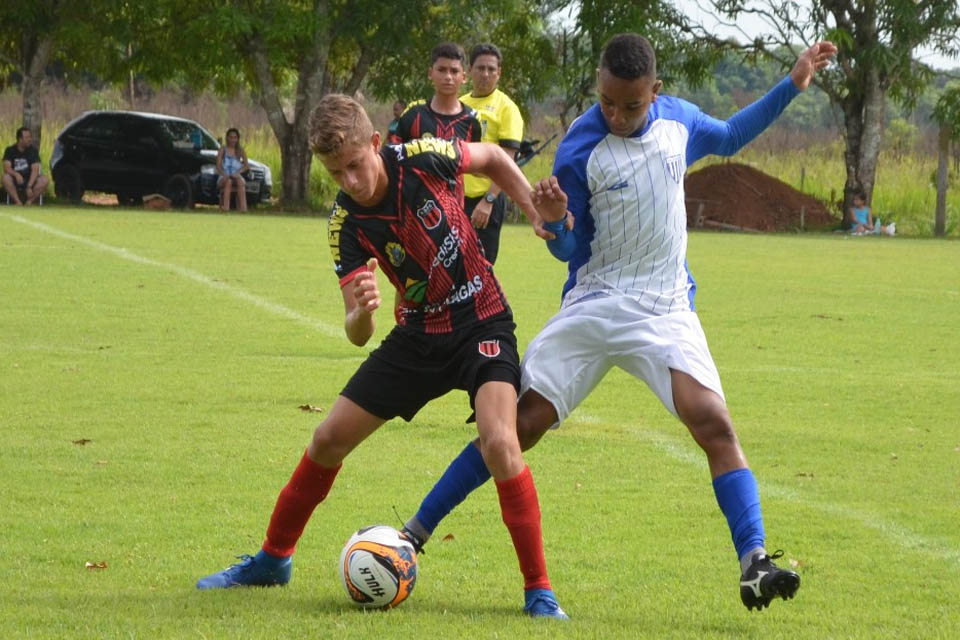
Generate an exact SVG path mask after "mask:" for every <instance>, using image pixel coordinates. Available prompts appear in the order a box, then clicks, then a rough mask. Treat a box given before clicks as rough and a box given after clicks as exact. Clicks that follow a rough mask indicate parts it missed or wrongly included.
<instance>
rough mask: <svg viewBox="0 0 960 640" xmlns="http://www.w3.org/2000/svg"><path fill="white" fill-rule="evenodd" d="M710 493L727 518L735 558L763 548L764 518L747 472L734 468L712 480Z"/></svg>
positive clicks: (755, 482)
mask: <svg viewBox="0 0 960 640" xmlns="http://www.w3.org/2000/svg"><path fill="white" fill-rule="evenodd" d="M713 492H714V493H715V494H716V496H717V503H718V504H719V505H720V510H721V511H723V515H725V516H726V517H727V524H728V525H729V526H730V534H731V536H732V537H733V546H734V547H736V548H737V557H738V558H743V556H744V554H746V553H747V552H748V551H751V550H752V549H756V548H757V547H761V548H762V547H763V539H764V534H763V516H762V515H761V514H760V494H759V492H758V491H757V481H756V479H755V478H754V477H753V472H752V471H750V469H735V470H733V471H728V472H727V473H725V474H723V475H721V476H717V477H716V478H714V479H713Z"/></svg>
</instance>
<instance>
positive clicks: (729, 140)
mask: <svg viewBox="0 0 960 640" xmlns="http://www.w3.org/2000/svg"><path fill="white" fill-rule="evenodd" d="M836 52H837V47H836V46H835V45H834V44H833V43H832V42H818V43H817V44H815V45H813V46H811V47H810V48H809V49H807V50H806V51H804V52H803V53H802V54H800V57H799V58H797V62H796V63H795V64H794V66H793V69H792V70H791V71H790V73H789V75H787V77H785V78H784V79H783V80H781V81H780V82H779V83H778V84H777V85H776V86H775V87H774V88H773V89H771V90H770V91H768V92H767V93H766V94H765V95H764V96H763V97H762V98H760V99H759V100H757V101H756V102H753V103H752V104H750V105H748V106H746V107H744V108H743V109H741V110H740V111H738V112H737V113H735V114H734V115H733V116H732V117H731V118H730V119H729V120H726V121H724V120H717V119H716V118H713V117H711V116H708V115H706V114H704V113H698V115H697V118H696V122H695V128H694V133H693V135H691V137H690V140H689V142H688V144H687V166H690V165H692V164H693V163H694V162H696V161H697V160H699V159H700V158H702V157H704V156H706V155H709V154H717V155H721V156H730V155H733V154H735V153H736V152H737V151H739V150H740V149H742V148H743V147H744V146H745V145H746V144H747V143H748V142H750V141H751V140H753V139H754V138H756V137H757V136H758V135H760V134H761V133H763V131H764V130H765V129H766V128H767V127H769V126H770V125H771V124H772V123H773V122H774V121H775V120H776V119H777V118H778V117H779V116H780V114H781V113H783V110H784V109H786V108H787V105H789V104H790V102H791V101H792V100H793V99H794V98H795V97H797V95H799V93H800V92H801V91H803V90H805V89H806V88H807V87H808V86H810V81H811V80H812V79H813V76H814V75H815V74H816V72H817V71H820V70H821V69H823V68H824V67H826V66H827V65H828V64H829V63H830V59H831V58H832V57H833V55H834V54H835V53H836Z"/></svg>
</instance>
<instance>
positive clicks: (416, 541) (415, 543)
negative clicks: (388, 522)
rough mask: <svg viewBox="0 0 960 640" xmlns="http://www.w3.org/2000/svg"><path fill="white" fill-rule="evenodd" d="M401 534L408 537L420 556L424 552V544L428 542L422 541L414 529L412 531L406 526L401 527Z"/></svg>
mask: <svg viewBox="0 0 960 640" xmlns="http://www.w3.org/2000/svg"><path fill="white" fill-rule="evenodd" d="M400 535H401V536H403V537H404V538H406V539H407V540H408V541H409V542H410V544H412V545H413V550H414V551H416V552H417V555H418V556H419V555H420V554H422V553H423V552H424V551H423V545H424V544H426V543H425V542H422V541H421V540H420V538H419V536H417V534H415V533H414V532H413V531H410V529H407V527H406V526H403V527H401V528H400Z"/></svg>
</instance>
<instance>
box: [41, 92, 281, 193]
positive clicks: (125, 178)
mask: <svg viewBox="0 0 960 640" xmlns="http://www.w3.org/2000/svg"><path fill="white" fill-rule="evenodd" d="M219 148H220V143H219V142H217V140H216V139H215V138H214V137H213V136H212V135H210V133H209V132H208V131H207V130H206V129H204V128H203V127H201V126H200V125H199V124H197V123H196V122H194V121H192V120H187V119H185V118H177V117H174V116H166V115H161V114H157V113H142V112H136V111H87V112H85V113H83V114H82V115H80V116H79V117H77V118H76V119H74V120H73V121H72V122H70V123H69V124H68V125H67V126H66V127H64V128H63V131H61V132H60V134H59V135H58V136H57V139H56V141H55V142H54V145H53V153H52V154H51V156H50V171H51V173H52V175H53V182H54V191H55V193H56V194H57V197H58V198H65V199H67V200H70V201H72V202H79V201H80V199H81V198H82V197H83V194H84V192H85V191H102V192H105V193H115V194H117V200H118V201H119V202H120V204H122V205H131V204H139V203H140V202H141V200H142V198H143V196H144V195H147V194H150V193H162V194H163V195H165V196H166V197H167V198H169V199H170V200H171V203H172V205H173V206H174V207H176V208H180V209H189V208H191V207H193V205H194V203H197V202H202V203H206V204H218V203H219V202H220V197H219V193H218V191H217V177H218V175H217V167H216V163H217V151H218V150H219ZM249 164H250V171H248V172H247V173H246V174H245V175H244V178H245V179H246V183H247V187H246V190H247V202H248V203H249V204H250V205H251V206H253V205H256V204H257V203H259V202H261V201H263V200H269V198H270V192H271V190H272V188H273V176H272V175H271V173H270V168H269V167H267V165H265V164H263V163H261V162H257V161H255V160H250V161H249Z"/></svg>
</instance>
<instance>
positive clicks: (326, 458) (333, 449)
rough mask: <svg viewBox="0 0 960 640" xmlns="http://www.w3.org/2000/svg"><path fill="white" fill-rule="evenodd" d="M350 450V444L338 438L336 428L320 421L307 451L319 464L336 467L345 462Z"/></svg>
mask: <svg viewBox="0 0 960 640" xmlns="http://www.w3.org/2000/svg"><path fill="white" fill-rule="evenodd" d="M349 452H350V448H349V446H347V445H346V444H345V443H342V442H340V441H339V440H338V439H337V438H336V430H335V429H329V428H327V425H326V423H320V426H318V427H317V428H316V429H314V431H313V438H311V440H310V446H309V447H308V452H307V453H308V455H309V456H310V459H311V460H313V461H314V462H316V463H317V464H319V465H321V466H324V467H335V466H337V465H338V464H340V463H341V462H343V459H344V458H346V457H347V454H348V453H349Z"/></svg>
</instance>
